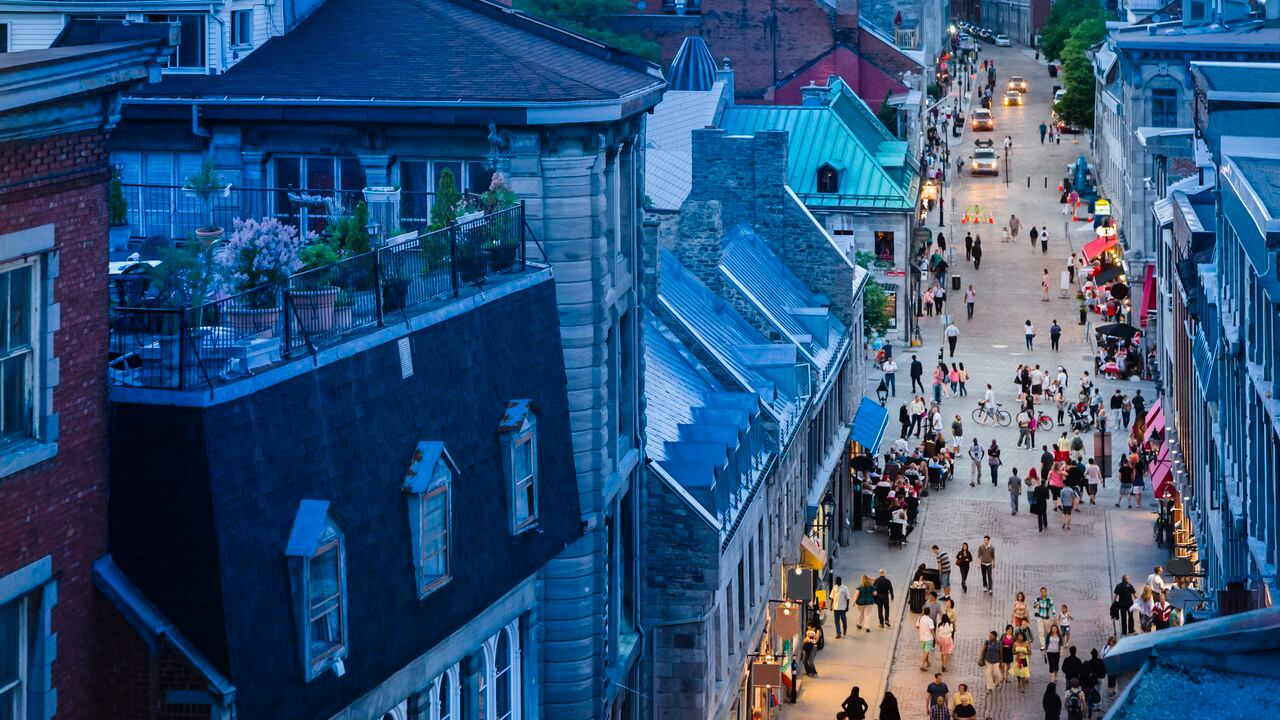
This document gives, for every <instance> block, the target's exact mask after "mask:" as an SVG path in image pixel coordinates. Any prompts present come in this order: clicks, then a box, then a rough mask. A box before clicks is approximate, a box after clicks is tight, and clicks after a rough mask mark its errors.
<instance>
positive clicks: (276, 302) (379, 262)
mask: <svg viewBox="0 0 1280 720" xmlns="http://www.w3.org/2000/svg"><path fill="white" fill-rule="evenodd" d="M524 231H525V223H524V205H523V203H522V204H519V205H515V206H513V207H509V208H506V209H504V210H500V211H497V212H493V213H489V214H487V215H484V216H482V217H475V218H469V219H468V220H467V221H466V222H463V223H454V224H452V225H450V226H449V227H446V228H444V229H441V230H437V231H435V232H431V233H427V234H425V235H419V236H417V237H414V238H412V239H409V240H407V241H404V242H400V243H397V244H395V245H389V246H385V247H381V248H378V249H376V250H373V251H371V252H367V253H364V254H361V255H355V256H352V257H347V258H343V259H341V260H339V261H337V262H335V263H332V264H330V265H325V266H323V267H320V268H315V269H312V270H307V271H304V272H300V273H297V274H295V275H292V276H290V277H289V280H288V282H287V283H286V284H285V285H284V286H283V287H273V286H263V287H258V288H253V289H250V290H246V291H244V292H241V293H238V294H236V295H232V296H230V297H223V298H219V299H217V300H212V301H209V302H206V303H203V304H201V305H198V306H195V307H190V308H167V307H122V306H117V307H113V308H112V309H111V316H110V322H111V358H112V359H111V363H110V366H109V367H110V371H109V376H110V380H111V382H112V384H114V385H119V386H129V387H144V388H159V389H170V390H187V389H194V388H204V387H209V388H211V387H213V386H215V385H220V384H224V383H227V382H233V381H235V380H237V379H240V378H243V377H247V376H249V375H251V374H253V373H254V372H255V371H256V370H258V369H260V368H263V367H269V366H271V365H274V364H276V363H278V362H281V361H284V360H290V359H294V358H298V357H302V356H305V355H308V354H314V353H315V352H316V350H317V349H318V348H322V347H326V346H329V345H333V344H336V343H338V342H341V341H342V340H343V338H344V337H345V336H347V335H349V334H351V333H353V332H358V331H361V330H365V329H368V328H375V327H380V326H383V325H386V324H388V323H395V322H398V321H401V320H407V319H408V317H409V312H410V311H411V310H413V309H415V308H418V307H421V306H424V305H427V304H429V303H432V302H436V301H440V300H443V299H445V298H449V297H453V296H455V295H457V293H458V291H459V290H460V289H462V288H465V287H468V286H473V285H481V284H483V283H485V282H487V281H488V280H490V279H491V278H493V277H495V276H497V275H501V274H505V273H518V272H522V271H523V270H524V269H525V257H526V256H525V232H524ZM144 296H145V293H139V294H137V295H131V297H144Z"/></svg>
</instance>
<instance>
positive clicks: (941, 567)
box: [931, 545, 951, 597]
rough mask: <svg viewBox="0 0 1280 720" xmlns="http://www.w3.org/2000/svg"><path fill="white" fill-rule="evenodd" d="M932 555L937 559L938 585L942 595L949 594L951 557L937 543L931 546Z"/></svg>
mask: <svg viewBox="0 0 1280 720" xmlns="http://www.w3.org/2000/svg"><path fill="white" fill-rule="evenodd" d="M931 549H932V550H933V556H934V557H935V558H937V560H938V585H939V586H941V587H942V594H943V596H947V597H949V596H950V595H951V558H950V557H949V556H948V555H947V554H946V553H944V552H942V550H941V549H939V548H938V546H937V545H934V546H933V547H932V548H931Z"/></svg>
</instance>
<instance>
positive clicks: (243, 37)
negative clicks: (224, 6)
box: [231, 8, 253, 46]
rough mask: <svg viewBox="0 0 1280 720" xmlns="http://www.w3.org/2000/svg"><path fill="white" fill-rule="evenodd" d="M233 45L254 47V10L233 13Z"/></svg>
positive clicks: (233, 11)
mask: <svg viewBox="0 0 1280 720" xmlns="http://www.w3.org/2000/svg"><path fill="white" fill-rule="evenodd" d="M231 44H232V45H237V46H246V45H253V9H252V8H251V9H249V10H232V11H231Z"/></svg>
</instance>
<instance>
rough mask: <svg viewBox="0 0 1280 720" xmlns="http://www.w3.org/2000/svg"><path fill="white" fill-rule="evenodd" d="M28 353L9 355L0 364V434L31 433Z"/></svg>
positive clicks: (21, 434)
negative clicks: (0, 412) (0, 410)
mask: <svg viewBox="0 0 1280 720" xmlns="http://www.w3.org/2000/svg"><path fill="white" fill-rule="evenodd" d="M30 360H31V354H30V353H23V354H21V355H17V356H15V357H11V358H9V359H8V360H5V361H4V362H3V365H2V366H0V386H2V387H0V403H2V404H3V408H2V411H3V413H2V415H0V435H9V436H28V435H30V434H31V389H30V388H28V387H27V365H28V364H29V362H30Z"/></svg>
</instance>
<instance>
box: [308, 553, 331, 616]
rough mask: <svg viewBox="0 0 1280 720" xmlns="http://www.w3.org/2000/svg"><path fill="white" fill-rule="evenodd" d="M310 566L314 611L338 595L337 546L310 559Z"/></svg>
mask: <svg viewBox="0 0 1280 720" xmlns="http://www.w3.org/2000/svg"><path fill="white" fill-rule="evenodd" d="M310 566H311V607H312V608H313V610H314V609H315V608H317V607H318V606H321V605H322V603H324V602H325V601H326V600H328V599H329V598H332V597H334V596H335V595H337V594H338V546H337V545H336V544H335V545H331V546H330V547H329V548H328V549H327V550H322V551H321V552H320V553H318V554H317V555H316V556H315V557H313V558H311V562H310ZM313 614H314V612H313Z"/></svg>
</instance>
